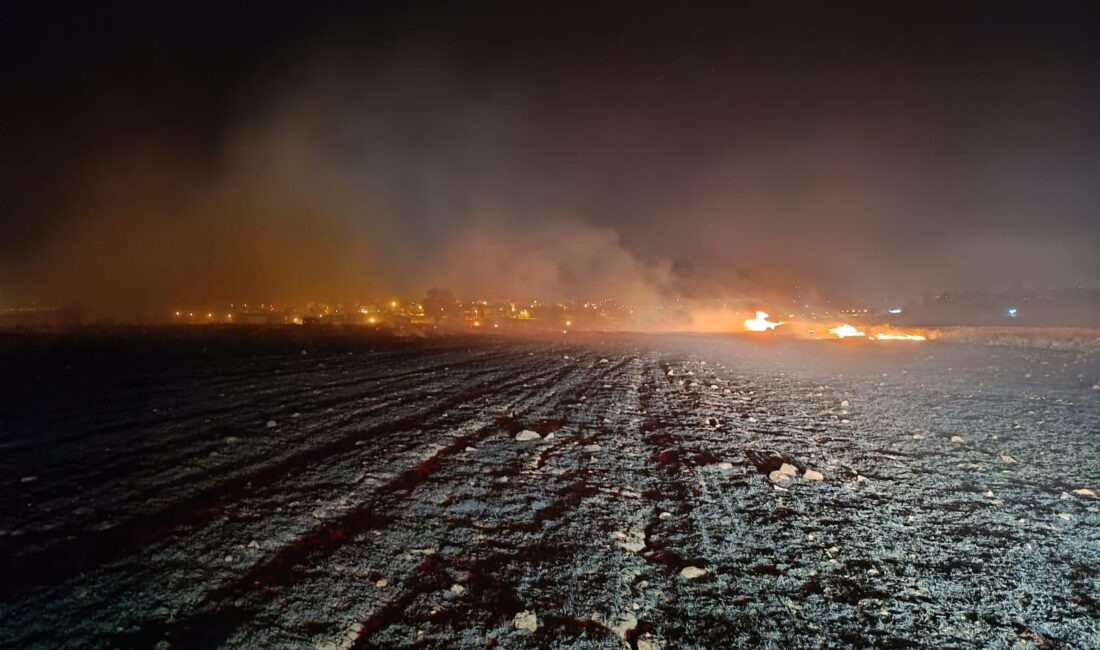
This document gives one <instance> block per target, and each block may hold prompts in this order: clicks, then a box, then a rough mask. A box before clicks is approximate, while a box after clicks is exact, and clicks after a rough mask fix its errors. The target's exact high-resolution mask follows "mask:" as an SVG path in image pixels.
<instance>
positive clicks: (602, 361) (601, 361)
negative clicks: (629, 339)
mask: <svg viewBox="0 0 1100 650" xmlns="http://www.w3.org/2000/svg"><path fill="white" fill-rule="evenodd" d="M600 363H611V362H610V361H608V360H607V359H600Z"/></svg>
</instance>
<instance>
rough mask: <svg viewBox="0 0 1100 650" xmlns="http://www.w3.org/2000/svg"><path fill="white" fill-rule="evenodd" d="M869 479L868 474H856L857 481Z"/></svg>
mask: <svg viewBox="0 0 1100 650" xmlns="http://www.w3.org/2000/svg"><path fill="white" fill-rule="evenodd" d="M868 480H869V479H868V478H867V477H866V476H864V475H862V474H856V483H866V482H867V481H868Z"/></svg>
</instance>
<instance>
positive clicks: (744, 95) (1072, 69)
mask: <svg viewBox="0 0 1100 650" xmlns="http://www.w3.org/2000/svg"><path fill="white" fill-rule="evenodd" d="M738 4H740V3H738ZM6 14H7V15H6V18H5V20H4V23H3V27H2V29H3V31H4V36H3V104H2V108H3V119H2V120H0V129H2V138H3V142H2V154H0V156H2V165H3V167H2V170H3V179H4V182H3V192H2V197H3V212H2V215H0V219H2V221H0V246H2V248H0V291H2V293H0V300H2V301H3V303H4V304H5V305H10V304H25V303H29V302H30V301H37V302H39V303H56V304H60V303H80V304H85V305H89V306H92V307H93V308H94V309H97V310H115V311H121V312H126V313H136V312H139V311H141V310H152V309H160V308H162V307H165V306H170V305H172V304H178V303H179V302H181V301H226V302H228V301H231V300H248V299H253V300H261V299H262V300H280V301H293V300H317V299H325V300H335V299H353V298H356V297H362V296H368V295H372V294H387V293H392V292H402V293H406V294H414V293H417V292H422V291H424V290H425V289H427V288H428V287H431V286H446V287H448V288H451V289H453V290H454V291H455V293H456V294H458V295H460V296H467V297H474V296H525V297H539V298H543V299H559V298H587V297H590V296H616V297H622V298H624V299H626V300H638V301H642V300H650V299H663V298H669V297H689V298H698V297H725V296H737V295H746V294H753V293H757V294H759V293H764V294H768V293H789V292H792V291H795V289H794V287H796V286H797V287H799V289H798V291H802V292H807V291H809V292H820V293H845V294H847V295H858V296H863V297H874V298H877V297H882V296H906V297H907V296H911V295H914V294H918V293H920V292H925V291H940V290H970V289H979V290H1001V289H1005V288H1007V287H1011V286H1018V285H1023V286H1071V287H1077V286H1086V287H1095V286H1097V285H1100V255H1098V251H1100V219H1098V218H1097V207H1098V204H1100V190H1098V189H1097V187H1098V186H1097V183H1096V179H1097V178H1100V126H1098V122H1097V119H1096V116H1097V115H1098V114H1100V69H1098V68H1100V65H1098V64H1097V61H1100V56H1098V54H1100V53H1098V52H1097V49H1098V48H1097V45H1096V42H1097V41H1096V39H1095V34H1097V33H1100V19H1098V8H1097V5H1096V4H1095V3H1068V2H1067V3H1033V4H1022V5H1020V4H1012V5H1009V4H1007V3H958V2H949V3H925V2H920V3H907V4H905V5H902V4H901V3H867V4H862V3H762V4H760V5H757V6H751V7H750V6H748V5H746V6H743V7H739V8H736V9H733V8H727V9H703V8H686V7H685V8H679V7H676V6H675V5H669V4H666V3H655V4H647V5H642V4H622V5H605V4H599V3H597V4H593V3H585V4H583V5H578V6H574V7H567V6H565V5H562V4H560V3H548V4H539V5H528V4H527V3H518V4H516V5H514V6H510V5H508V4H505V3H501V4H499V5H496V4H478V5H477V6H476V7H473V8H472V7H461V6H457V5H456V6H454V7H451V8H446V7H444V8H440V7H437V6H431V7H427V6H424V7H414V6H412V5H411V4H409V3H394V4H387V3H370V7H358V6H355V7H353V6H347V5H342V4H331V3H324V2H321V3H317V2H314V3H307V4H301V5H297V6H294V7H276V6H267V4H266V3H265V6H263V7H259V6H250V7H249V8H248V11H247V12H246V11H245V8H244V7H243V6H242V7H241V8H239V9H234V8H228V7H224V6H222V5H221V4H219V3H214V4H211V5H209V6H197V5H194V4H182V3H181V4H180V5H179V6H177V7H175V8H174V9H170V10H167V11H166V10H164V9H163V8H156V9H154V8H152V7H150V6H146V5H145V4H144V3H133V4H127V3H122V4H111V5H109V6H102V5H100V4H98V3H97V4H96V5H95V6H92V5H89V6H87V7H76V8H71V9H70V8H66V9H64V10H63V11H62V10H60V9H59V8H57V7H41V8H32V7H29V6H23V7H17V8H15V7H11V8H8V9H7V10H6Z"/></svg>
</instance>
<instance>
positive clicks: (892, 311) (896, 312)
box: [886, 307, 901, 314]
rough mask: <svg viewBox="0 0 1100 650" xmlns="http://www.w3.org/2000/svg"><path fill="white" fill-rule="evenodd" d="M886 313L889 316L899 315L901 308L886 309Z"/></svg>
mask: <svg viewBox="0 0 1100 650" xmlns="http://www.w3.org/2000/svg"><path fill="white" fill-rule="evenodd" d="M886 311H887V312H888V313H891V314H900V313H901V307H894V308H893V309H887V310H886Z"/></svg>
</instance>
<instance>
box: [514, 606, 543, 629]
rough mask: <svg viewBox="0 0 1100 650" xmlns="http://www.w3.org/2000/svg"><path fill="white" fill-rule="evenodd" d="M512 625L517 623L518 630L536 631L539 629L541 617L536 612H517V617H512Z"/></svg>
mask: <svg viewBox="0 0 1100 650" xmlns="http://www.w3.org/2000/svg"><path fill="white" fill-rule="evenodd" d="M512 625H515V626H516V629H517V630H527V631H529V632H534V631H535V630H537V629H539V619H538V617H537V616H535V613H534V612H528V611H526V610H524V611H522V612H520V613H518V614H516V617H515V618H513V619H512Z"/></svg>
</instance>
